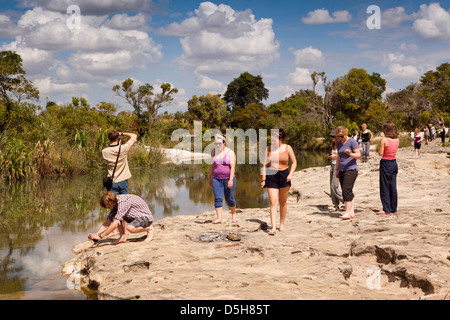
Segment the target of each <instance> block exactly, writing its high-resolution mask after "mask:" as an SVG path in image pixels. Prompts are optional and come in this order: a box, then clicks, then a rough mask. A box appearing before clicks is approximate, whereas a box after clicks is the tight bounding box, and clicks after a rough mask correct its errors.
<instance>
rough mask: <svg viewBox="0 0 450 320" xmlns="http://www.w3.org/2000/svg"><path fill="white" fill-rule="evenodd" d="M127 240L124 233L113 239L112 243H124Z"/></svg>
mask: <svg viewBox="0 0 450 320" xmlns="http://www.w3.org/2000/svg"><path fill="white" fill-rule="evenodd" d="M125 242H127V237H126V236H125V235H123V236H121V237H120V238H119V239H117V240H116V241H114V242H113V243H112V244H113V245H116V244H119V243H125Z"/></svg>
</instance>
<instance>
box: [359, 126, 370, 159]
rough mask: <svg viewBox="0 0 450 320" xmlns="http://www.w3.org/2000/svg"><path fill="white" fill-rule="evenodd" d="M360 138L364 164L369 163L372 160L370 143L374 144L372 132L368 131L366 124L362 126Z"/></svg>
mask: <svg viewBox="0 0 450 320" xmlns="http://www.w3.org/2000/svg"><path fill="white" fill-rule="evenodd" d="M360 137H361V151H362V152H361V158H362V162H367V161H369V158H370V143H371V142H372V139H373V134H372V131H370V130H369V129H367V124H365V123H363V124H362V125H361V133H360Z"/></svg>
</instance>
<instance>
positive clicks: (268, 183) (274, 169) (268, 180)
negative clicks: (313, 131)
mask: <svg viewBox="0 0 450 320" xmlns="http://www.w3.org/2000/svg"><path fill="white" fill-rule="evenodd" d="M274 131H275V132H274ZM274 131H272V136H271V144H270V146H269V147H267V149H266V152H265V159H264V162H263V170H262V172H263V173H262V180H261V188H267V194H268V195H269V201H270V221H271V223H272V229H271V230H270V231H269V235H275V233H276V225H277V207H278V203H279V204H280V228H279V230H280V231H284V230H285V227H284V224H285V220H286V214H287V203H286V202H287V198H288V195H289V189H290V188H291V180H292V175H293V174H294V172H295V169H296V168H297V159H296V158H295V154H294V150H293V149H292V147H291V146H290V145H288V144H284V143H283V141H284V140H285V139H286V137H287V135H286V133H285V132H284V130H283V129H279V130H274ZM289 160H290V161H291V169H290V170H289Z"/></svg>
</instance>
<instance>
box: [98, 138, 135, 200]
mask: <svg viewBox="0 0 450 320" xmlns="http://www.w3.org/2000/svg"><path fill="white" fill-rule="evenodd" d="M124 136H125V137H127V138H128V142H127V143H125V144H122V141H121V140H122V137H124ZM108 139H109V141H110V145H109V147H107V148H105V149H103V150H102V155H103V159H104V160H105V161H106V163H107V165H108V176H109V177H111V176H112V175H113V171H114V167H115V166H116V160H117V156H118V155H119V150H120V155H119V159H118V160H117V167H116V171H115V172H114V177H113V184H112V187H111V188H110V189H107V191H112V192H114V193H115V194H127V193H128V179H130V178H131V172H130V168H129V167H128V158H127V155H128V152H129V151H130V149H131V147H132V146H133V144H134V143H135V142H136V140H137V135H136V134H134V133H125V132H119V131H117V130H109V131H108Z"/></svg>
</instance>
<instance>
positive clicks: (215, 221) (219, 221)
mask: <svg viewBox="0 0 450 320" xmlns="http://www.w3.org/2000/svg"><path fill="white" fill-rule="evenodd" d="M212 223H213V224H220V223H222V220H219V219H217V220H214V221H213V222H212Z"/></svg>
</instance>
